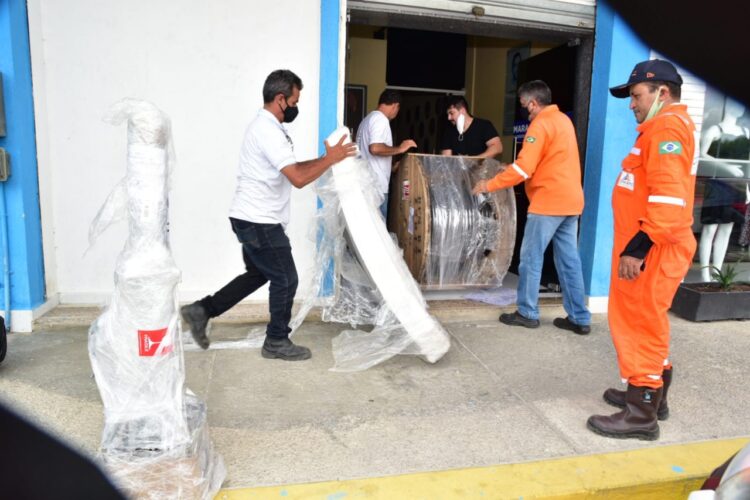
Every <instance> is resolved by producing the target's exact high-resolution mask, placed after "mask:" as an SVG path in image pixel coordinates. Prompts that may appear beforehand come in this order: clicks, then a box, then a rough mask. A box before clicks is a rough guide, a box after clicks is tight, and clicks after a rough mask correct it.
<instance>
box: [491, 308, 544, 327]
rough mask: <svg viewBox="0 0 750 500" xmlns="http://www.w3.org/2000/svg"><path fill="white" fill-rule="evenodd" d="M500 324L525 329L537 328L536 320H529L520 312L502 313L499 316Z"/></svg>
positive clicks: (537, 322) (537, 321)
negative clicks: (523, 327)
mask: <svg viewBox="0 0 750 500" xmlns="http://www.w3.org/2000/svg"><path fill="white" fill-rule="evenodd" d="M500 323H505V324H506V325H510V326H525V327H526V328H539V320H538V319H529V318H527V317H526V316H523V315H522V314H521V313H520V312H518V311H514V312H512V313H503V314H501V315H500Z"/></svg>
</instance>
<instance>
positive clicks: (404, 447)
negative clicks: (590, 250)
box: [0, 304, 750, 488]
mask: <svg viewBox="0 0 750 500" xmlns="http://www.w3.org/2000/svg"><path fill="white" fill-rule="evenodd" d="M445 307H446V308H447V310H448V313H447V314H446V313H445V311H442V312H441V310H440V309H441V307H439V306H437V307H436V306H435V305H433V309H432V311H433V312H434V313H435V314H436V315H438V317H443V321H444V324H445V326H446V327H447V329H448V330H449V331H450V333H451V336H452V338H451V341H452V347H451V350H450V352H449V353H448V354H447V355H446V356H445V358H444V359H442V360H441V361H440V362H438V363H437V364H435V365H429V364H426V363H425V362H423V361H422V360H420V359H417V358H415V357H409V356H402V357H397V358H394V359H392V360H390V361H388V362H386V363H384V364H382V365H380V366H377V367H374V368H371V369H370V370H367V371H365V372H360V373H351V374H344V373H334V372H330V371H328V368H330V367H331V366H332V364H333V361H332V356H331V339H332V338H333V337H334V336H335V335H336V334H337V333H338V332H339V331H341V330H342V329H344V328H345V326H343V325H332V324H325V323H318V322H309V323H305V324H304V325H303V326H302V328H301V330H300V332H299V333H298V336H297V337H296V339H297V342H299V343H301V344H303V345H307V346H309V347H310V348H311V349H312V350H313V358H312V359H311V360H309V361H304V362H295V363H288V362H282V361H278V360H266V359H263V358H261V356H260V353H259V352H258V351H257V350H241V351H240V350H208V351H206V352H188V353H187V354H186V366H187V385H188V387H190V388H191V389H193V390H194V391H195V392H196V393H197V394H198V395H199V396H200V397H201V398H203V399H204V400H206V401H207V403H208V409H209V423H210V425H211V437H212V439H213V440H214V443H215V445H216V447H217V450H218V452H219V453H220V454H221V455H222V456H223V457H224V460H225V462H226V465H227V470H228V476H227V481H226V483H225V485H224V487H225V488H235V487H251V486H263V485H286V484H295V483H305V482H316V481H331V480H348V479H356V478H367V477H377V476H387V475H396V474H406V473H415V472H427V471H440V470H447V469H459V468H467V467H483V466H493V465H499V464H509V463H520V462H529V461H538V460H545V459H553V458H561V457H573V456H582V455H592V454H599V453H607V452H614V451H623V450H633V449H637V448H646V447H653V446H662V445H674V444H681V443H691V442H697V441H704V440H715V439H728V438H734V437H742V436H747V435H750V398H748V393H747V376H748V366H749V365H750V363H748V356H750V328H749V327H750V322H735V321H732V322H714V323H704V324H698V323H689V322H686V321H683V320H680V319H677V318H675V317H672V318H671V319H672V326H673V333H672V334H673V354H672V361H673V363H674V366H675V379H674V383H673V386H672V389H671V391H670V407H671V409H672V416H671V417H670V419H669V420H668V421H666V422H663V423H662V424H661V431H662V437H661V439H660V440H659V441H657V442H655V443H648V442H643V441H636V440H625V441H620V440H613V439H606V438H603V437H600V436H597V435H595V434H593V433H591V432H589V431H588V430H587V429H586V426H585V422H586V418H587V417H588V416H589V415H590V414H592V413H609V412H611V411H614V409H613V408H611V407H609V406H607V405H606V404H605V403H604V402H603V401H602V399H601V393H602V392H603V390H604V389H606V388H607V387H608V386H611V385H613V384H614V385H617V384H619V377H618V374H617V371H616V367H615V354H614V350H613V348H612V344H611V341H610V339H609V334H608V331H607V326H606V317H605V316H603V315H595V316H594V318H593V321H594V325H593V332H592V334H591V335H589V336H585V337H581V336H577V335H574V334H572V333H570V332H566V331H562V330H558V329H557V328H555V327H553V326H552V319H553V318H554V317H555V316H557V315H560V314H562V310H561V308H560V307H558V306H546V307H544V308H543V310H542V323H543V325H542V327H541V328H539V329H536V330H527V329H523V328H511V327H507V326H504V325H501V324H500V323H498V322H497V320H496V319H490V318H496V317H497V314H498V313H499V309H498V308H490V307H486V306H484V307H481V308H478V309H476V310H474V311H469V313H467V314H459V313H457V312H456V311H455V310H453V311H451V309H450V308H451V307H453V308H455V307H456V304H454V305H453V306H445ZM89 313H90V314H91V315H95V311H94V312H89ZM89 313H87V314H89ZM84 316H85V315H84ZM446 316H447V317H446ZM451 319H453V320H455V321H450V320H451ZM40 324H41V325H43V326H42V328H40V330H39V331H36V332H34V333H32V334H12V335H11V336H9V349H8V357H7V358H6V360H5V361H4V362H3V363H2V364H0V397H1V398H2V399H3V400H4V401H5V402H9V403H10V404H11V405H12V406H13V407H14V408H16V409H18V410H20V411H22V412H24V413H25V414H26V415H28V416H30V417H31V418H33V419H34V420H36V421H37V422H40V423H41V424H42V425H44V426H45V427H48V428H51V429H52V430H53V431H54V432H56V433H58V434H59V435H61V436H62V437H63V438H65V439H67V440H69V441H71V442H72V443H73V444H74V445H75V446H77V447H78V448H80V449H82V450H84V451H86V452H88V453H94V452H95V451H96V448H97V446H98V444H99V440H100V432H101V429H102V406H101V402H100V399H99V394H98V391H97V388H96V384H95V382H94V380H93V378H92V375H91V368H90V364H89V361H88V354H87V351H86V333H87V327H86V326H83V325H76V324H75V322H74V321H70V322H67V323H64V324H62V323H61V324H59V325H55V323H54V322H50V321H48V322H46V323H45V322H41V323H40ZM252 326H257V325H252ZM250 327H251V325H248V324H242V323H231V322H229V323H221V324H216V325H215V326H214V328H213V331H212V336H213V338H214V339H222V340H228V339H237V338H242V337H243V336H244V335H245V334H246V333H247V331H248V330H249V328H250ZM717 465H718V464H717Z"/></svg>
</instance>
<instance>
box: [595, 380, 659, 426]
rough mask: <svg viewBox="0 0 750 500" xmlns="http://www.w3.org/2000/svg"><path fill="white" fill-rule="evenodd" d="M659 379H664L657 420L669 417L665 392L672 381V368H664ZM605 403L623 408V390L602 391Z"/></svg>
mask: <svg viewBox="0 0 750 500" xmlns="http://www.w3.org/2000/svg"><path fill="white" fill-rule="evenodd" d="M661 379H662V380H663V381H664V390H663V391H662V394H661V403H659V409H658V410H657V412H656V416H657V418H658V419H659V420H666V419H668V418H669V406H668V405H667V393H668V392H669V385H670V384H671V383H672V368H670V369H669V370H664V371H663V372H662V373H661ZM602 397H603V398H604V401H605V402H606V403H607V404H610V405H612V406H614V407H616V408H625V391H621V390H618V389H607V390H606V391H604V394H603V396H602Z"/></svg>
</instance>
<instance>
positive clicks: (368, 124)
mask: <svg viewBox="0 0 750 500" xmlns="http://www.w3.org/2000/svg"><path fill="white" fill-rule="evenodd" d="M400 107H401V93H400V92H399V91H398V90H391V89H386V90H384V91H383V92H382V93H381V94H380V98H379V99H378V109H376V110H375V111H373V112H371V113H370V114H368V115H367V116H366V117H365V119H364V120H362V123H360V124H359V129H358V130H357V147H358V148H359V150H360V151H361V152H362V157H363V158H365V159H366V160H367V163H368V165H370V168H372V171H373V174H374V175H375V179H376V181H377V188H378V190H379V191H378V192H379V193H381V194H382V195H383V201H382V202H381V205H380V211H381V212H382V213H383V217H384V218H387V216H388V183H389V182H390V180H391V171H392V166H391V164H392V161H393V160H392V158H391V157H392V156H394V155H397V154H401V153H405V152H406V151H407V150H408V149H409V148H416V147H417V143H415V142H414V141H413V140H411V139H406V140H405V141H402V142H401V144H399V145H398V146H396V147H394V146H393V137H392V136H391V124H390V121H391V120H393V119H394V118H396V116H398V111H399V109H400Z"/></svg>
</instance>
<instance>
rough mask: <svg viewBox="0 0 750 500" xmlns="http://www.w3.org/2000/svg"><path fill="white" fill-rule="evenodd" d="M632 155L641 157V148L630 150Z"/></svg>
mask: <svg viewBox="0 0 750 500" xmlns="http://www.w3.org/2000/svg"><path fill="white" fill-rule="evenodd" d="M630 154H631V155H636V156H640V155H641V148H633V149H631V150H630Z"/></svg>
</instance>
